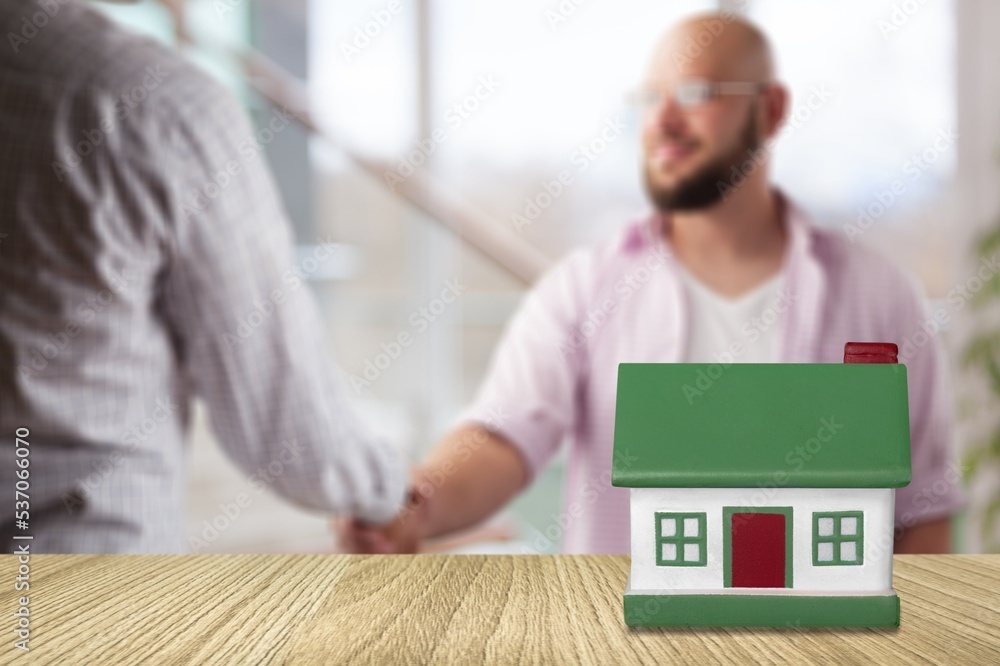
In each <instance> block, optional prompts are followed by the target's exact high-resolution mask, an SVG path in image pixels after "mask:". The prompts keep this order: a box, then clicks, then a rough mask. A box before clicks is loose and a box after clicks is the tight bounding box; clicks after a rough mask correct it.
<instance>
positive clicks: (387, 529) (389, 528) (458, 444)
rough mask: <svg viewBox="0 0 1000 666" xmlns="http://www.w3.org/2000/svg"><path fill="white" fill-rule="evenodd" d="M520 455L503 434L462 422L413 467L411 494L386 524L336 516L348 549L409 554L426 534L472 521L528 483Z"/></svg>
mask: <svg viewBox="0 0 1000 666" xmlns="http://www.w3.org/2000/svg"><path fill="white" fill-rule="evenodd" d="M528 478H529V471H528V467H527V465H526V464H525V461H524V458H523V456H522V455H521V454H520V453H519V452H518V451H517V449H516V448H515V447H514V445H512V444H511V443H510V442H509V441H507V439H505V438H504V437H503V436H502V435H499V434H496V433H494V432H490V431H489V430H487V429H486V428H484V427H482V426H480V425H474V424H467V425H463V426H460V427H458V428H456V429H455V430H453V431H452V432H451V433H449V434H448V435H447V436H446V437H445V438H444V439H442V440H441V441H440V443H438V445H437V446H436V447H435V448H434V450H433V451H431V453H430V455H429V456H428V457H427V459H426V460H425V461H424V462H423V463H422V464H421V465H420V466H419V467H417V468H416V469H414V470H413V475H412V480H411V485H410V489H411V490H410V498H409V501H408V503H407V505H406V507H405V508H404V509H403V511H402V512H401V513H400V515H399V516H398V517H397V518H396V519H395V520H394V521H393V522H391V523H389V524H387V525H384V526H381V527H375V526H371V525H368V524H365V523H363V522H361V521H356V520H355V521H335V522H334V527H335V529H336V530H337V531H338V532H339V536H340V539H341V547H342V548H344V549H345V550H347V551H349V552H366V553H414V552H417V550H418V549H419V546H420V543H421V542H422V541H424V540H426V539H429V538H433V537H437V536H441V535H444V534H448V533H450V532H454V531H457V530H461V529H464V528H467V527H471V526H473V525H476V524H477V523H480V522H482V521H483V520H486V519H487V518H489V517H490V516H491V515H493V514H494V513H495V512H496V511H498V510H499V509H501V508H502V507H503V506H505V505H506V504H507V503H508V502H509V501H510V500H511V499H513V498H514V496H516V495H517V494H518V493H519V492H520V491H521V490H522V489H524V487H525V485H526V484H527V482H528Z"/></svg>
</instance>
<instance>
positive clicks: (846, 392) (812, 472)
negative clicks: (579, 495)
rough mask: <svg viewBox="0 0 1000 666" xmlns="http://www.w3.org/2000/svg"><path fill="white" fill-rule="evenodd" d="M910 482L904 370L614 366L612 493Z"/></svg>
mask: <svg viewBox="0 0 1000 666" xmlns="http://www.w3.org/2000/svg"><path fill="white" fill-rule="evenodd" d="M909 482H910V423H909V409H908V407H907V393H906V367H905V366H903V365H898V364H839V363H802V364H763V363H759V364H758V363H746V364H733V365H730V366H728V367H723V366H721V365H719V364H707V363H664V364H657V363H622V364H621V365H620V366H619V367H618V401H617V406H616V410H615V455H614V463H613V467H612V483H613V484H614V485H616V486H628V487H635V488H652V487H665V488H709V487H712V488H751V487H758V486H776V487H779V488H781V487H787V488H891V487H896V488H898V487H901V486H905V485H907V484H908V483H909Z"/></svg>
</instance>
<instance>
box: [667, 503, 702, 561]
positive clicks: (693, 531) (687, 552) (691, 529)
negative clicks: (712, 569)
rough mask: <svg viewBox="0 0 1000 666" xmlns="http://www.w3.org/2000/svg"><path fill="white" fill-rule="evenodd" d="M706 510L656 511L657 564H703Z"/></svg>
mask: <svg viewBox="0 0 1000 666" xmlns="http://www.w3.org/2000/svg"><path fill="white" fill-rule="evenodd" d="M705 541H706V537H705V514H704V513H659V512H658V513H657V514H656V564H657V566H661V567H703V566H705V562H706V560H707V553H706V552H705Z"/></svg>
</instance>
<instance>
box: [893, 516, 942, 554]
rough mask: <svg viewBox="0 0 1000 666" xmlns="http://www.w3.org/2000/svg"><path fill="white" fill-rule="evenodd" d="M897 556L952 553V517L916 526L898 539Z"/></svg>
mask: <svg viewBox="0 0 1000 666" xmlns="http://www.w3.org/2000/svg"><path fill="white" fill-rule="evenodd" d="M895 552H896V554H897V555H910V554H922V553H950V552H951V517H950V516H945V517H943V518H937V519H936V520H929V521H927V522H925V523H920V524H919V525H914V526H913V527H911V528H910V529H908V530H905V531H904V532H903V533H902V534H901V535H900V536H899V538H898V539H896V545H895Z"/></svg>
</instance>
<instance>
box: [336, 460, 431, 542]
mask: <svg viewBox="0 0 1000 666" xmlns="http://www.w3.org/2000/svg"><path fill="white" fill-rule="evenodd" d="M427 481H428V480H427V476H426V473H425V472H423V471H422V470H421V469H420V468H415V469H414V470H413V472H412V473H411V475H410V486H409V490H407V493H406V499H405V500H404V503H403V507H402V508H401V509H400V511H399V513H398V514H396V517H395V518H393V519H392V520H391V521H389V522H388V523H385V524H382V525H374V524H371V523H366V522H363V521H361V520H358V519H357V518H353V517H351V516H336V517H334V518H332V519H331V520H330V529H331V531H332V532H333V534H334V536H335V537H337V540H338V542H339V552H342V553H364V554H370V555H381V554H391V553H416V552H417V550H418V549H419V548H420V544H421V542H422V541H424V540H425V539H426V538H427V537H428V536H429V535H428V524H429V521H428V512H429V509H430V503H431V501H432V498H433V485H431V484H429V483H428V482H427ZM421 488H423V489H425V492H427V494H425V495H422V494H421V493H420V490H418V489H421ZM428 488H429V489H431V490H430V491H429V492H428V491H427V490H426V489H428Z"/></svg>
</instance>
